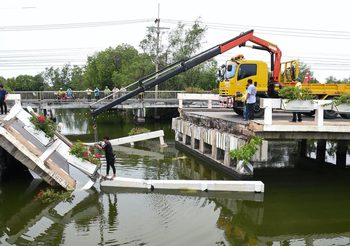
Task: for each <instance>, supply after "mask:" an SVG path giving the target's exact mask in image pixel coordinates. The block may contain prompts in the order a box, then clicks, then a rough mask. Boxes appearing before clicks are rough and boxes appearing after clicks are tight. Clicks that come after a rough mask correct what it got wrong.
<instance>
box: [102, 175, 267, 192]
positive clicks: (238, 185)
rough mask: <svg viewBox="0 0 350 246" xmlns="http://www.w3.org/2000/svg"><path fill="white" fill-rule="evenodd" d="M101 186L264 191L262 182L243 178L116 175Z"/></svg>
mask: <svg viewBox="0 0 350 246" xmlns="http://www.w3.org/2000/svg"><path fill="white" fill-rule="evenodd" d="M101 186H102V187H116V188H136V189H151V190H153V189H161V190H162V189H170V190H200V191H239V192H264V183H263V182H261V181H245V180H237V181H232V180H145V179H133V178H122V177H117V178H115V179H113V180H104V181H102V182H101Z"/></svg>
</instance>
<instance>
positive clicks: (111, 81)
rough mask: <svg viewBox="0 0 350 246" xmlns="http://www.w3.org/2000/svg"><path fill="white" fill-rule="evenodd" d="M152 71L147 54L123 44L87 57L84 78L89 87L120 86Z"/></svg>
mask: <svg viewBox="0 0 350 246" xmlns="http://www.w3.org/2000/svg"><path fill="white" fill-rule="evenodd" d="M153 71H154V68H153V65H152V62H151V58H150V57H149V56H148V55H146V54H139V52H138V51H137V50H136V49H135V48H134V47H132V46H130V45H126V44H123V45H119V46H118V47H116V48H111V47H109V48H108V49H106V50H104V51H100V52H98V53H96V54H95V55H94V56H91V57H88V61H87V65H86V70H85V74H84V79H85V85H86V86H89V87H96V86H97V87H99V88H104V87H105V86H108V87H109V88H112V87H114V86H117V87H118V88H120V87H125V86H127V85H129V84H130V83H132V82H134V81H135V80H137V79H139V78H141V77H144V76H146V75H148V74H150V73H151V72H153Z"/></svg>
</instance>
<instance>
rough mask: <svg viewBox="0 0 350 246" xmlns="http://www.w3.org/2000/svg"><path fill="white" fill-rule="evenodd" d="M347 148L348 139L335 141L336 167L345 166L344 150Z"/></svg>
mask: <svg viewBox="0 0 350 246" xmlns="http://www.w3.org/2000/svg"><path fill="white" fill-rule="evenodd" d="M347 150H348V141H346V140H338V142H337V153H336V154H337V157H336V165H337V166H338V167H345V166H346V152H347Z"/></svg>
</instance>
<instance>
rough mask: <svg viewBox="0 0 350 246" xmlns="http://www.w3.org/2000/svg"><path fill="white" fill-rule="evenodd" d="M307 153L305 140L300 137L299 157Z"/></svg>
mask: <svg viewBox="0 0 350 246" xmlns="http://www.w3.org/2000/svg"><path fill="white" fill-rule="evenodd" d="M306 153H307V140H306V139H302V140H300V141H299V157H306Z"/></svg>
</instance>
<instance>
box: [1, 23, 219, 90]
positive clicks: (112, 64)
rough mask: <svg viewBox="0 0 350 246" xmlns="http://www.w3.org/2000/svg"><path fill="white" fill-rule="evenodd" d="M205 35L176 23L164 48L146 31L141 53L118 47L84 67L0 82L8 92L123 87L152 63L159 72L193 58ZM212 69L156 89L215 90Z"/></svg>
mask: <svg viewBox="0 0 350 246" xmlns="http://www.w3.org/2000/svg"><path fill="white" fill-rule="evenodd" d="M205 33H206V27H205V26H203V25H202V24H201V22H200V21H196V22H195V24H193V25H192V26H191V27H188V28H186V27H185V25H183V24H181V23H179V24H178V26H177V27H176V28H174V29H173V30H170V31H169V35H168V38H167V40H165V42H164V44H163V43H160V44H159V45H158V46H157V33H156V30H155V29H151V28H149V29H147V31H146V35H145V37H144V39H143V40H142V41H141V42H140V48H141V50H142V51H141V52H139V51H138V50H137V49H136V48H135V47H133V46H131V45H128V44H122V45H119V46H117V47H114V48H113V47H108V48H107V49H105V50H102V51H99V52H96V53H95V54H94V55H92V56H89V57H88V58H87V62H86V64H85V65H84V66H75V65H74V66H72V65H68V64H66V65H64V66H63V67H58V68H54V67H50V68H46V69H45V70H44V71H43V72H41V73H39V74H37V75H35V76H31V75H19V76H17V77H14V78H8V79H5V78H3V77H0V82H1V83H3V84H4V85H5V87H6V88H7V89H8V90H10V91H11V90H12V91H26V90H29V91H32V90H58V89H60V88H63V89H64V90H65V89H67V88H69V87H70V88H71V89H73V90H85V89H86V88H92V89H93V88H95V87H98V88H99V89H103V88H105V87H106V86H108V87H109V88H110V89H112V88H113V87H117V88H121V87H126V86H127V85H129V84H131V83H133V82H134V81H137V80H138V79H140V78H143V77H145V76H147V75H149V74H151V73H153V72H155V63H156V62H157V63H158V65H159V66H158V67H159V69H162V68H164V67H166V66H168V65H169V64H171V63H173V62H176V61H180V60H183V59H186V58H189V57H191V56H193V55H194V54H196V53H197V52H198V51H199V50H200V48H201V44H202V43H203V38H204V37H205ZM157 47H158V48H157ZM157 51H158V56H157ZM216 69H217V63H216V61H215V60H210V61H208V62H205V63H203V64H201V65H199V66H197V67H195V68H194V69H191V70H189V71H186V72H185V73H182V74H180V75H178V76H176V77H174V78H172V79H170V80H169V81H167V82H165V83H163V84H162V85H160V87H159V89H163V90H186V89H188V88H192V89H197V90H212V89H215V88H217V87H218V85H217V82H216Z"/></svg>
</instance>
